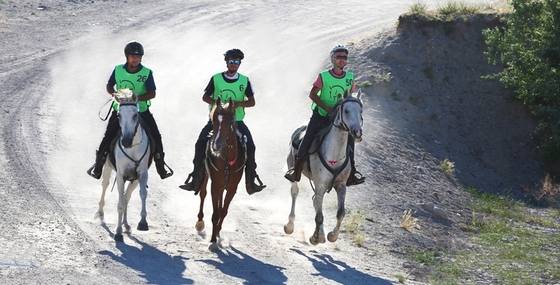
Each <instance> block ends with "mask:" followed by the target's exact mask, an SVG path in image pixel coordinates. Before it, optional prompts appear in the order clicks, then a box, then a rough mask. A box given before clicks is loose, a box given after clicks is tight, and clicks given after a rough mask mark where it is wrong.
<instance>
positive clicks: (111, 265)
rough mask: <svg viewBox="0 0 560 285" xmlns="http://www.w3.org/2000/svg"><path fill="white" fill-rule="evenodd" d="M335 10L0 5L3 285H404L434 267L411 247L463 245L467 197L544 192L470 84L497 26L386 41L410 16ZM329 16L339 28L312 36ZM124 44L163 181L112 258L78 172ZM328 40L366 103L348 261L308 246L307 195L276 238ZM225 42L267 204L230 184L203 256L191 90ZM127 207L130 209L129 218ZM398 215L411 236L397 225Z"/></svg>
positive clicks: (527, 143) (522, 145) (109, 228)
mask: <svg viewBox="0 0 560 285" xmlns="http://www.w3.org/2000/svg"><path fill="white" fill-rule="evenodd" d="M350 2H351V3H348V4H347V5H348V7H358V6H359V7H360V9H358V10H359V11H357V10H356V9H355V8H353V9H350V8H349V9H348V11H346V10H341V11H335V10H333V9H330V8H328V7H333V5H336V3H335V1H333V3H325V6H324V7H323V6H321V7H319V6H309V5H307V6H306V5H303V4H300V3H299V2H297V1H293V2H285V1H284V2H282V3H275V2H264V1H263V2H258V1H257V3H255V2H251V3H244V2H234V3H230V4H222V3H217V2H216V3H212V2H211V1H210V2H208V1H201V2H196V1H195V2H191V3H189V4H183V3H181V2H180V1H166V2H158V1H153V2H152V1H142V2H138V3H137V2H135V3H128V2H127V1H95V2H94V1H63V2H61V1H54V0H53V1H48V0H47V1H24V2H15V1H0V41H1V46H2V47H1V49H0V78H1V80H0V87H1V88H0V89H1V90H2V95H1V96H2V102H3V104H2V116H0V127H1V138H2V148H0V173H1V174H2V177H3V179H1V180H0V194H1V195H2V197H4V201H3V205H2V207H0V213H1V214H2V219H1V221H2V222H1V225H2V231H1V232H0V244H2V245H3V246H2V247H1V249H0V283H2V284H22V283H37V284H60V283H65V284H107V283H114V284H144V283H153V284H194V283H196V284H216V283H224V284H233V283H237V284H241V283H248V284H265V283H286V284H315V283H321V284H392V283H396V280H397V279H396V277H395V276H396V275H397V274H401V275H408V276H409V277H408V280H407V284H415V283H418V284H422V283H424V282H426V275H427V274H428V273H429V269H428V268H424V267H422V266H420V265H418V264H415V263H414V262H410V261H408V258H407V254H406V253H407V250H408V249H418V248H420V249H422V248H435V247H438V248H447V249H451V248H468V246H469V243H468V239H467V235H466V234H465V233H464V232H463V231H461V228H462V224H464V223H466V222H468V220H469V217H470V214H471V212H470V210H469V209H468V207H467V206H466V203H467V202H468V201H469V199H470V198H469V196H468V195H467V194H466V193H465V192H464V191H463V190H462V189H463V187H464V186H468V187H471V186H472V187H476V188H478V189H481V190H484V191H489V192H492V193H512V194H514V195H516V196H519V197H521V196H522V195H523V193H522V191H521V189H522V187H523V186H525V187H531V186H533V185H535V184H536V183H538V181H539V180H540V179H541V178H542V176H543V171H542V169H541V167H542V165H541V164H542V163H541V161H540V159H539V157H538V155H537V152H536V151H535V150H536V147H535V145H534V142H533V140H532V138H531V132H532V130H533V128H534V124H535V123H534V121H533V120H532V119H531V117H530V116H529V114H528V113H527V111H526V110H525V109H524V108H523V106H521V105H520V104H519V103H518V102H516V101H515V100H514V99H513V95H512V94H511V93H510V92H508V91H506V90H504V89H503V88H502V87H501V86H500V84H499V83H497V82H492V81H487V80H483V79H481V78H480V77H481V76H482V75H485V74H488V73H492V72H496V71H498V70H499V68H500V67H497V66H492V65H488V64H487V62H486V58H485V57H484V55H483V54H482V52H483V51H484V42H483V40H482V36H481V34H480V31H481V29H483V28H486V27H487V26H488V25H490V26H491V25H493V23H492V21H488V19H489V18H488V17H487V16H480V17H477V18H469V19H467V20H466V21H464V20H462V19H460V20H457V21H456V22H454V23H452V24H451V23H450V24H446V25H441V24H439V25H435V24H430V23H422V22H416V21H414V19H403V20H402V21H401V22H400V24H399V29H397V28H396V27H397V18H398V15H399V14H401V13H403V12H404V11H406V9H407V5H408V3H395V1H388V2H387V3H385V2H383V1H381V2H383V3H381V2H376V4H375V5H374V4H371V3H369V1H350ZM397 2H398V1H397ZM125 11H128V14H127V13H125ZM325 15H329V16H331V17H332V18H333V19H336V21H335V22H337V23H338V25H326V24H325V21H324V18H325ZM340 27H343V28H342V29H341V28H340ZM132 39H135V40H139V41H141V42H143V43H144V45H145V47H146V51H147V52H146V56H145V57H144V63H145V64H146V65H147V66H149V67H151V68H152V69H154V70H155V76H156V84H157V85H158V98H156V99H155V100H154V106H153V107H152V112H153V113H154V116H155V117H156V120H157V121H158V123H159V125H160V129H161V131H162V134H163V137H164V144H165V146H166V152H167V157H168V159H167V161H168V163H169V164H170V165H171V166H172V167H173V168H174V170H175V173H176V174H175V176H173V177H172V178H170V179H167V180H163V181H161V180H159V179H158V178H157V175H156V174H155V171H153V172H152V173H151V179H150V189H149V191H150V194H149V198H148V200H149V202H148V204H149V205H148V215H149V216H148V221H149V223H150V231H148V232H138V231H133V232H132V234H130V235H128V236H125V242H124V243H122V244H115V242H114V241H113V240H112V234H113V232H114V227H115V221H114V220H115V216H116V210H115V209H116V204H115V203H116V201H115V200H116V195H114V194H113V193H111V194H112V195H108V198H107V206H106V208H105V209H106V210H105V211H106V222H107V225H101V224H100V223H99V221H98V220H94V219H93V215H94V213H95V211H96V210H97V202H98V199H99V192H100V186H99V182H97V181H95V180H93V179H91V178H89V177H87V176H86V174H85V170H86V169H87V168H88V167H89V166H90V164H91V163H92V160H93V153H94V150H95V148H96V147H97V144H98V142H99V141H98V140H99V139H101V136H102V133H103V129H104V127H105V124H104V123H103V122H100V121H99V120H97V112H98V111H99V107H100V106H102V105H103V102H105V101H106V100H107V99H108V97H107V96H108V95H106V94H104V91H103V87H104V84H105V82H106V80H107V78H108V76H109V75H110V71H111V68H112V67H113V66H114V65H116V64H119V63H121V61H122V60H123V56H122V54H121V52H122V47H123V46H124V44H125V43H126V42H127V41H129V40H132ZM263 39H264V40H263ZM339 42H343V43H346V44H348V45H349V46H350V48H351V56H350V62H349V66H348V68H349V69H350V70H352V71H354V72H355V73H356V74H357V75H358V79H359V81H362V82H363V81H370V82H374V83H373V85H372V86H371V87H368V88H365V89H364V91H365V92H366V94H367V96H366V98H365V112H364V140H363V142H362V143H361V144H359V145H358V147H357V157H358V159H357V160H358V168H359V170H360V171H361V172H362V173H363V174H364V175H366V176H367V177H368V179H367V181H366V183H364V184H363V185H360V186H356V187H352V188H349V191H348V192H349V193H348V196H347V203H346V205H347V209H348V210H350V211H360V212H362V213H364V214H365V215H366V216H367V217H368V219H367V220H366V221H365V223H364V225H363V226H362V229H361V232H360V233H361V234H363V235H365V236H366V238H367V239H366V241H365V242H364V244H363V245H362V246H356V245H355V244H354V243H353V242H352V238H351V236H350V235H349V234H347V233H344V234H342V235H341V237H340V239H339V240H338V241H337V242H336V243H334V244H329V243H327V244H324V245H319V246H311V245H310V244H309V243H308V237H309V234H310V233H311V229H312V227H313V222H312V219H313V210H312V206H311V201H310V198H311V196H312V193H311V191H310V189H309V187H307V188H306V186H305V185H302V186H303V188H305V189H306V191H302V193H301V195H300V199H299V202H298V217H297V219H296V233H294V234H293V235H292V236H287V235H285V234H284V233H283V231H282V226H283V224H284V223H285V222H287V215H288V213H289V194H288V193H289V183H288V182H287V181H285V180H284V179H283V177H282V175H283V173H284V171H285V166H284V158H285V155H286V154H287V149H288V148H287V146H288V143H287V142H288V138H289V135H290V133H291V132H292V130H293V129H294V128H295V127H297V126H298V125H299V123H303V122H306V121H307V119H308V112H309V111H308V108H309V107H308V106H309V105H308V104H309V102H308V99H307V92H308V90H309V86H310V84H311V82H312V80H313V79H314V78H315V76H316V74H317V72H318V71H320V70H321V69H322V68H324V67H325V65H326V64H327V62H326V54H327V52H325V51H328V49H329V48H330V47H331V46H332V45H333V44H334V43H339ZM233 46H236V47H240V48H242V49H243V50H244V51H246V54H247V58H246V60H245V61H244V63H243V66H242V68H241V72H242V73H244V72H246V74H248V75H249V76H250V77H251V79H252V81H253V83H254V84H255V87H256V88H257V96H258V97H257V107H255V108H254V111H253V110H250V111H249V113H248V118H247V120H246V122H247V124H248V125H249V127H250V128H251V130H252V132H253V136H254V137H255V140H256V143H257V148H258V151H257V160H258V163H259V173H260V176H261V178H262V179H263V180H264V182H265V183H266V184H268V188H267V189H266V190H265V191H263V192H262V193H259V194H257V195H253V196H248V195H247V194H246V193H244V192H243V191H241V190H242V189H243V188H240V191H239V193H238V194H237V196H236V198H235V199H234V202H233V205H232V208H231V210H230V213H229V215H228V218H227V220H226V224H227V225H226V226H225V228H224V230H223V232H222V234H223V236H224V238H225V241H224V248H223V251H222V252H220V253H218V254H214V253H210V252H209V251H208V250H207V245H208V240H209V237H208V236H207V235H206V233H200V234H199V233H196V231H195V230H194V228H193V227H194V223H195V221H196V212H197V203H198V201H197V197H194V196H192V194H190V193H187V192H184V191H181V190H179V189H178V188H177V186H178V185H179V184H181V183H182V182H183V180H184V178H185V177H186V175H187V174H188V173H189V172H190V170H191V166H190V161H191V160H192V153H193V146H194V141H195V139H196V134H198V131H199V129H200V128H201V127H202V125H203V124H204V122H205V119H206V118H205V106H204V104H203V103H202V102H201V101H200V96H201V95H202V89H203V88H204V86H205V85H206V83H207V81H208V79H209V77H210V76H211V75H212V74H213V73H215V72H218V71H220V70H221V69H223V68H224V66H223V61H221V54H222V53H223V52H224V51H225V50H227V49H229V48H232V47H233ZM427 67H429V68H427ZM383 78H386V79H388V80H386V81H385V80H383ZM286 82H290V84H285V83H286ZM188 98H190V99H188ZM271 110H274V111H275V112H278V115H279V116H278V117H280V116H282V117H280V119H278V117H273V116H269V114H270V111H271ZM271 117H272V118H271ZM271 130H273V131H271ZM445 158H448V159H449V160H450V161H452V162H454V163H455V168H456V175H455V177H454V178H450V177H448V176H446V175H444V174H443V173H442V172H441V170H440V169H439V164H440V162H441V161H442V160H444V159H445ZM302 184H305V183H302ZM334 199H335V197H334V195H333V194H332V193H331V194H330V195H328V197H327V201H326V202H325V203H326V209H327V211H330V212H327V213H326V217H325V218H326V228H329V227H331V226H333V225H334V214H335V209H334V204H335V201H334ZM132 200H133V201H132V202H131V210H130V212H131V213H138V200H139V199H138V197H137V196H136V195H134V197H133V199H132ZM431 206H434V207H436V208H438V209H441V210H442V211H443V212H444V213H445V215H446V217H447V219H444V218H442V217H440V216H434V215H433V214H432V213H431V212H430V211H427V210H426V209H429V208H430V207H431ZM407 209H411V210H413V211H415V213H416V214H415V217H416V218H418V219H419V220H418V223H419V225H420V226H421V228H419V229H414V230H413V231H411V232H409V231H405V230H403V229H401V228H400V227H399V224H400V221H401V214H402V212H403V211H404V210H407ZM112 211H113V212H112ZM206 212H207V213H206V216H207V217H209V216H210V213H209V211H208V210H207V211H206ZM136 218H137V217H136V215H134V214H131V218H130V220H131V222H132V223H135V222H136V221H135V219H136ZM208 222H209V221H208V220H207V223H208ZM478 278H479V279H480V281H483V282H484V281H487V279H488V278H491V277H488V276H485V275H483V274H481V276H480V277H478Z"/></svg>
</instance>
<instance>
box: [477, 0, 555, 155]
mask: <svg viewBox="0 0 560 285" xmlns="http://www.w3.org/2000/svg"><path fill="white" fill-rule="evenodd" d="M511 5H512V7H513V11H512V12H511V13H510V14H509V15H506V17H504V21H505V25H501V26H498V27H496V28H493V29H488V30H485V31H484V36H485V39H486V44H487V46H488V51H487V52H486V55H487V56H488V60H489V62H490V63H493V64H498V62H501V63H502V64H503V65H504V69H503V71H501V72H499V73H497V74H493V75H490V76H489V77H490V78H497V79H499V80H500V82H502V83H503V85H504V86H505V87H506V88H510V89H511V90H513V91H514V92H515V93H516V94H517V96H518V98H519V99H520V100H522V101H523V102H524V103H525V104H526V105H527V106H528V108H529V109H530V110H531V112H532V113H533V115H535V117H536V118H537V120H538V126H537V129H536V130H535V132H536V134H538V135H539V138H540V141H541V142H540V144H541V149H542V150H543V152H542V155H543V157H544V158H545V159H547V161H548V162H559V161H560V1H558V0H532V1H527V0H511Z"/></svg>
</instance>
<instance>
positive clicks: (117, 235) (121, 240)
mask: <svg viewBox="0 0 560 285" xmlns="http://www.w3.org/2000/svg"><path fill="white" fill-rule="evenodd" d="M115 241H116V242H123V241H124V240H123V235H122V234H116V235H115Z"/></svg>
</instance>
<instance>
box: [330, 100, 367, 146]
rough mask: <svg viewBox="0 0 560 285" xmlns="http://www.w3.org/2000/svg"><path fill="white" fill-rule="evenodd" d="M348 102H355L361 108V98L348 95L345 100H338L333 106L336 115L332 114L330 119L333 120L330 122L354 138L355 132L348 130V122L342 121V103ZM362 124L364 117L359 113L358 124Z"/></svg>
mask: <svg viewBox="0 0 560 285" xmlns="http://www.w3.org/2000/svg"><path fill="white" fill-rule="evenodd" d="M349 103H357V104H359V105H360V108H363V105H362V102H361V100H358V99H357V98H354V97H349V98H347V99H346V100H343V101H339V103H338V104H337V105H336V107H335V108H336V110H337V111H336V116H334V117H333V119H332V121H333V122H332V124H333V126H334V127H336V128H339V129H341V130H343V131H347V132H349V133H350V135H351V136H352V137H353V138H354V137H355V134H354V133H352V132H351V131H350V128H348V124H346V122H345V121H344V116H343V115H342V114H343V112H344V105H345V104H349ZM363 125H364V118H363V117H362V114H360V126H363Z"/></svg>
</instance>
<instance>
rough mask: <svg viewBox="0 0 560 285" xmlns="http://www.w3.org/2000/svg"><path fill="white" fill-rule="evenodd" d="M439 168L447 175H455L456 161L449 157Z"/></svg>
mask: <svg viewBox="0 0 560 285" xmlns="http://www.w3.org/2000/svg"><path fill="white" fill-rule="evenodd" d="M439 168H440V169H441V171H442V172H443V173H444V174H445V175H447V176H453V175H455V163H454V162H451V161H450V160H449V159H448V158H446V159H444V160H443V161H442V162H441V163H440V164H439Z"/></svg>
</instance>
